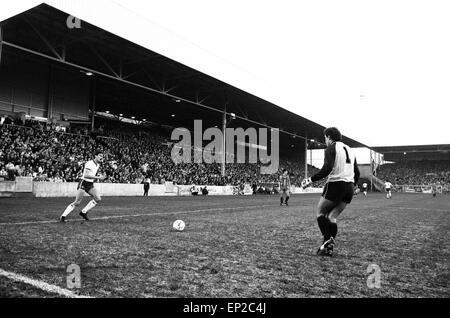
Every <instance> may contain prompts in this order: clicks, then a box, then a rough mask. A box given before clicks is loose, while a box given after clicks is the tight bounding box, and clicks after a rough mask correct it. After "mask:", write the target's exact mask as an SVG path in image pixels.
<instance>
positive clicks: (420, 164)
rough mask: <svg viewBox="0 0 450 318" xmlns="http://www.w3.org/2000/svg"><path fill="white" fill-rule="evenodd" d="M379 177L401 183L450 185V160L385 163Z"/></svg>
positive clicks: (378, 173)
mask: <svg viewBox="0 0 450 318" xmlns="http://www.w3.org/2000/svg"><path fill="white" fill-rule="evenodd" d="M377 177H378V178H380V179H382V180H390V181H391V182H392V183H393V184H399V185H405V184H408V185H433V184H440V185H443V186H449V185H450V161H448V160H420V161H404V162H397V163H391V164H384V165H381V166H380V167H379V170H378V172H377Z"/></svg>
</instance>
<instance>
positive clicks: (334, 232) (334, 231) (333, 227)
mask: <svg viewBox="0 0 450 318" xmlns="http://www.w3.org/2000/svg"><path fill="white" fill-rule="evenodd" d="M328 228H329V231H330V236H331V237H332V238H336V235H337V231H338V228H337V223H333V222H330V224H329V225H328Z"/></svg>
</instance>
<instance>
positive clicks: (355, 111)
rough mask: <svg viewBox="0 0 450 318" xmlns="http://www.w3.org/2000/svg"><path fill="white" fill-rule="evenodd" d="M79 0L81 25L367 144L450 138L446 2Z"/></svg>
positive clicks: (431, 141) (449, 2)
mask: <svg viewBox="0 0 450 318" xmlns="http://www.w3.org/2000/svg"><path fill="white" fill-rule="evenodd" d="M83 1H85V0H83ZM18 2H19V3H21V4H24V6H25V3H26V2H32V1H25V0H20V1H18ZM34 2H36V1H34ZM37 2H39V1H37ZM49 2H50V3H51V2H55V3H62V4H63V5H66V6H69V7H70V5H67V3H68V2H70V1H62V0H61V1H57V0H55V1H49ZM85 2H86V6H90V7H92V6H93V5H92V3H94V2H95V4H96V5H97V7H99V8H101V9H102V10H101V11H99V10H97V9H92V10H91V11H94V12H93V13H92V21H89V22H91V23H93V24H96V23H95V22H96V21H99V23H100V20H101V22H102V23H106V22H105V21H104V20H102V19H100V18H98V16H99V15H100V14H101V15H102V16H103V17H104V16H108V15H110V18H109V19H110V29H111V31H114V32H115V33H116V34H118V35H123V36H125V35H127V36H131V37H132V40H133V41H136V42H139V41H144V42H145V43H147V44H148V47H151V46H152V45H154V47H155V50H156V51H157V52H158V53H162V54H164V55H166V56H169V57H171V58H173V59H175V60H177V61H179V62H181V63H184V64H186V65H188V66H191V67H195V68H196V69H199V70H200V71H202V72H204V73H207V74H209V75H212V76H214V77H216V78H218V79H221V80H224V81H225V82H227V83H229V84H231V85H233V86H236V87H238V88H241V89H243V90H246V91H248V92H249V93H252V94H254V95H257V96H259V97H261V98H264V99H266V100H268V101H270V102H273V103H274V104H277V105H279V106H281V107H283V108H285V109H288V110H290V111H292V112H294V113H296V114H299V115H300V116H303V117H306V118H308V119H310V120H312V121H315V122H317V123H319V124H321V125H323V126H326V127H328V126H336V127H338V128H339V129H340V130H341V132H342V133H343V134H344V135H346V136H348V137H350V138H352V139H355V140H357V141H360V142H362V143H364V144H367V145H369V146H397V145H426V144H449V143H450V133H449V132H448V129H447V126H448V123H447V118H448V117H449V116H448V114H449V111H448V109H450V0H447V1H444V0H421V1H418V0H389V1H386V0H378V1H367V0H351V1H349V0H341V1H335V0H321V1H302V0H289V1H288V0H278V1H273V0H272V1H267V0H227V1H216V0H189V1H183V0H164V1H159V0H158V1H156V0H146V1H143V0H108V1H106V0H95V1H85ZM78 3H79V2H78ZM12 5H14V6H16V7H17V5H18V4H17V3H16V4H11V6H12ZM2 6H3V4H2ZM5 6H6V7H7V6H8V4H6V3H5ZM94 6H95V5H94ZM113 9H114V10H113ZM3 10H6V9H5V7H2V11H3ZM74 10H75V9H74ZM113 11H114V12H113ZM121 15H124V16H127V17H128V18H127V19H125V18H124V19H122V18H121ZM88 16H89V15H86V17H88ZM130 17H131V18H130ZM1 18H2V17H1V16H0V19H1ZM94 20H95V21H94ZM131 20H133V21H131ZM136 21H140V22H139V23H141V22H142V21H144V22H145V23H144V22H142V23H141V24H138V22H136ZM150 24H151V25H152V26H153V27H156V28H159V29H160V30H164V32H165V33H164V32H163V33H164V34H166V39H164V38H157V37H156V33H157V32H146V30H147V28H148V26H149V25H150ZM137 25H139V26H140V28H139V30H140V32H136V26H137ZM144 26H145V27H144ZM113 29H114V30H113ZM127 29H128V30H127ZM152 30H153V29H152ZM163 33H161V34H163ZM167 34H170V35H169V36H167ZM178 42H179V43H181V42H183V43H184V45H180V46H177V45H176V44H174V43H178ZM202 63H203V64H202Z"/></svg>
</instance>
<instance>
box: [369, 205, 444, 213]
mask: <svg viewBox="0 0 450 318" xmlns="http://www.w3.org/2000/svg"><path fill="white" fill-rule="evenodd" d="M364 208H369V209H385V208H388V209H402V210H424V209H425V208H411V207H404V206H392V205H386V206H364ZM432 211H436V212H450V210H444V209H432Z"/></svg>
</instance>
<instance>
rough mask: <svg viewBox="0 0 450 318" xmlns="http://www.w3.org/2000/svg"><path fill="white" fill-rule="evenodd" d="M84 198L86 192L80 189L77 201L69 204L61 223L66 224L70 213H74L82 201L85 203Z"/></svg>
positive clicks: (61, 217)
mask: <svg viewBox="0 0 450 318" xmlns="http://www.w3.org/2000/svg"><path fill="white" fill-rule="evenodd" d="M83 197H84V190H82V189H79V190H78V191H77V195H76V197H75V201H73V202H72V203H71V204H69V205H68V206H67V208H66V209H65V210H64V212H63V214H62V215H61V216H60V218H59V220H60V221H61V222H66V217H67V216H68V215H69V214H70V212H72V211H73V210H74V209H75V208H76V207H77V206H79V205H80V204H81V201H83Z"/></svg>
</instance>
